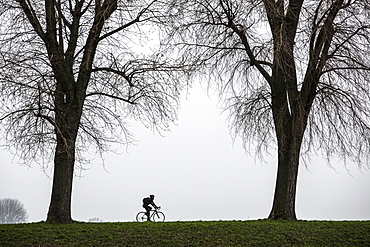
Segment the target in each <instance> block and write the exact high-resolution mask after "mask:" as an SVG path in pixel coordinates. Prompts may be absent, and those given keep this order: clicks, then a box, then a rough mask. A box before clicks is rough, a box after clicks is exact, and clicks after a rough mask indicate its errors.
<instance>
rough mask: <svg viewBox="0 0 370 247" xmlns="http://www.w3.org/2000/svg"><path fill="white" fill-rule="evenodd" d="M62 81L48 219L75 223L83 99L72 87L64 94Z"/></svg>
mask: <svg viewBox="0 0 370 247" xmlns="http://www.w3.org/2000/svg"><path fill="white" fill-rule="evenodd" d="M61 85H62V84H61V83H58V84H57V90H56V92H57V93H56V97H55V108H56V113H55V135H56V140H57V144H56V150H55V155H54V178H53V187H52V194H51V201H50V206H49V212H48V216H47V222H49V223H56V224H67V223H72V222H73V220H72V217H71V198H72V181H73V176H74V165H75V152H76V151H75V148H76V138H77V133H78V128H79V122H80V118H81V112H82V104H83V103H82V101H81V100H80V101H79V100H78V99H77V98H76V97H74V95H75V93H74V91H73V90H69V91H68V93H67V94H65V93H63V90H62V88H63V87H62V86H61Z"/></svg>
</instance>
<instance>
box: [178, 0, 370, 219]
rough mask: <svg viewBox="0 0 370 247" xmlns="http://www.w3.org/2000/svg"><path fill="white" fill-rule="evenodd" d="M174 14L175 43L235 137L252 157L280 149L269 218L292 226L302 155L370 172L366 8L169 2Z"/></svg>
mask: <svg viewBox="0 0 370 247" xmlns="http://www.w3.org/2000/svg"><path fill="white" fill-rule="evenodd" d="M173 6H174V9H175V10H176V11H177V12H178V13H181V14H183V17H182V18H181V19H179V21H178V22H176V23H175V24H174V29H173V32H172V38H173V40H174V45H175V47H177V48H178V49H179V51H180V52H182V54H183V57H186V59H188V60H191V59H192V60H193V61H194V62H196V63H197V64H200V65H201V67H200V68H199V70H200V72H201V73H203V74H205V75H209V77H207V78H206V79H207V80H208V81H210V86H214V85H217V87H218V89H219V92H220V97H221V99H223V100H224V106H225V109H227V110H228V111H229V113H230V126H231V129H232V130H233V131H234V133H235V136H236V135H240V136H241V137H242V139H243V140H244V145H245V148H246V149H247V150H248V149H249V148H254V149H256V150H257V155H261V154H262V153H263V152H268V151H269V150H271V148H273V147H274V145H276V146H277V157H278V172H277V180H276V188H275V195H274V202H273V207H272V210H271V213H270V215H269V218H270V219H288V220H296V213H295V199H296V186H297V175H298V168H299V163H300V159H301V158H303V157H305V156H304V154H306V155H310V154H319V155H324V156H325V157H326V158H327V159H328V161H329V162H330V160H331V158H332V157H339V158H342V159H343V160H345V161H346V160H347V159H349V158H350V159H353V160H354V161H356V162H357V163H358V164H359V166H360V167H361V166H364V165H366V164H369V153H370V152H369V150H370V142H369V140H370V126H369V119H370V118H369V117H370V110H369V109H370V105H369V102H370V95H369V92H370V88H369V83H368V82H369V79H370V78H369V75H370V74H369V71H370V59H369V58H370V57H369V56H368V53H369V43H370V33H369V30H370V22H369V16H370V9H369V6H370V2H369V1H367V0H365V1H350V0H348V1H345V0H330V1H323V0H320V1H303V0H290V1H284V0H276V1H275V0H258V1H251V0H247V1H236V0H216V1H212V0H205V1H200V0H199V1H198V0H192V1H182V0H174V1H173ZM175 10H174V11H175ZM306 157H307V156H306Z"/></svg>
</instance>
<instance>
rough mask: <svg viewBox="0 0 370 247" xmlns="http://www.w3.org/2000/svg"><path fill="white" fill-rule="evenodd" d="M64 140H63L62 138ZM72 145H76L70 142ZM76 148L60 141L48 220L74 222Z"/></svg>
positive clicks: (56, 155)
mask: <svg viewBox="0 0 370 247" xmlns="http://www.w3.org/2000/svg"><path fill="white" fill-rule="evenodd" d="M62 142H63V140H62ZM70 145H74V144H72V143H70ZM74 159H75V158H74V148H72V147H66V145H65V144H64V143H61V141H58V144H57V147H56V151H55V157H54V178H53V188H52V194H51V201H50V206H49V212H48V217H47V222H49V223H56V224H67V223H72V222H73V220H72V218H71V195H72V180H73V171H74Z"/></svg>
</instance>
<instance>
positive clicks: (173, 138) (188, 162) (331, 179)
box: [0, 88, 370, 221]
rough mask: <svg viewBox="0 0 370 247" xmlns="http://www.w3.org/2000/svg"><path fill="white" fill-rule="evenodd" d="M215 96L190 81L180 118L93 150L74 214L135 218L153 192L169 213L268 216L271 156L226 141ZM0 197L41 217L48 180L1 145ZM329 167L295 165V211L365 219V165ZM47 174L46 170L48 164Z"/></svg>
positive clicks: (137, 128) (311, 216) (181, 216)
mask: <svg viewBox="0 0 370 247" xmlns="http://www.w3.org/2000/svg"><path fill="white" fill-rule="evenodd" d="M216 105H217V102H216V101H215V100H211V99H210V98H209V97H207V94H206V93H205V92H202V90H201V89H199V88H196V89H194V90H191V91H190V95H189V96H188V97H187V100H184V101H183V103H182V109H181V111H180V113H179V123H178V125H177V126H172V128H171V131H170V132H166V133H164V134H163V135H164V136H160V135H158V134H152V132H151V131H149V130H147V129H145V128H144V127H142V126H141V125H140V124H134V123H133V125H134V126H133V128H132V130H133V132H134V133H135V135H136V139H138V140H140V141H139V142H138V145H137V146H130V147H129V148H128V151H127V152H126V150H121V154H106V155H105V157H106V159H105V168H104V167H103V166H102V165H101V161H100V160H99V159H98V158H97V159H95V160H94V161H93V162H92V163H91V166H90V169H88V170H86V171H84V172H83V173H82V176H83V177H82V178H77V177H76V178H75V179H74V187H73V198H72V217H73V219H75V220H79V221H88V220H89V219H91V218H94V217H98V218H100V219H102V220H103V221H134V218H135V215H136V213H137V212H139V211H141V210H142V208H141V204H142V203H141V200H142V198H143V197H145V196H148V195H149V194H155V195H156V199H155V202H156V203H157V205H161V206H162V211H163V212H164V213H165V214H166V218H167V220H170V221H177V220H184V221H185V220H233V219H235V220H245V219H261V218H266V217H267V216H268V214H269V212H270V210H271V205H272V200H273V193H274V187H275V177H276V163H277V161H276V160H275V159H274V158H273V157H271V158H268V159H267V160H266V163H264V164H261V163H256V162H255V160H254V159H253V157H249V156H247V155H246V154H245V152H244V150H243V148H242V146H241V142H240V140H236V142H235V143H233V142H232V140H231V137H230V135H229V131H228V129H227V123H226V121H225V116H223V115H220V110H219V109H217V107H216ZM0 155H1V158H2V162H1V163H0V170H1V172H0V198H8V197H9V198H15V199H18V200H20V201H21V202H22V203H23V204H24V206H25V208H26V209H27V211H28V214H29V221H41V220H45V219H46V215H47V211H48V207H49V200H50V193H51V185H52V181H51V180H50V179H49V178H48V177H47V176H46V175H45V174H44V173H43V172H42V170H41V169H40V168H39V167H38V166H37V165H34V166H33V167H32V168H27V167H25V166H20V165H19V164H16V163H15V162H13V163H12V156H11V155H10V154H8V153H7V152H6V151H3V150H1V151H0ZM333 166H334V168H335V169H336V171H334V170H333V169H331V168H329V167H328V166H327V165H326V164H325V162H324V161H323V160H322V159H320V158H319V157H313V162H312V164H310V165H309V166H308V167H309V169H310V171H308V170H307V169H306V168H305V167H304V166H301V168H300V172H299V177H298V189H297V203H296V205H297V206H296V213H297V217H298V218H299V219H307V220H316V219H318V220H370V193H369V189H370V171H367V170H362V171H360V170H359V169H358V168H357V166H356V165H355V164H348V165H347V168H348V169H349V170H350V173H351V175H349V174H348V172H347V170H346V168H345V167H344V164H343V163H338V164H333ZM48 174H49V176H50V177H51V171H50V170H49V171H48Z"/></svg>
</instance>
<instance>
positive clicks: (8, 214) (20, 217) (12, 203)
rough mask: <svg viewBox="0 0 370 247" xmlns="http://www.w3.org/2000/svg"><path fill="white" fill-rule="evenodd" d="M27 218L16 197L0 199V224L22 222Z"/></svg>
mask: <svg viewBox="0 0 370 247" xmlns="http://www.w3.org/2000/svg"><path fill="white" fill-rule="evenodd" d="M27 219H28V215H27V211H26V209H24V206H23V204H22V203H21V202H20V201H18V200H17V199H11V198H4V199H0V224H11V223H22V222H26V221H27Z"/></svg>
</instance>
